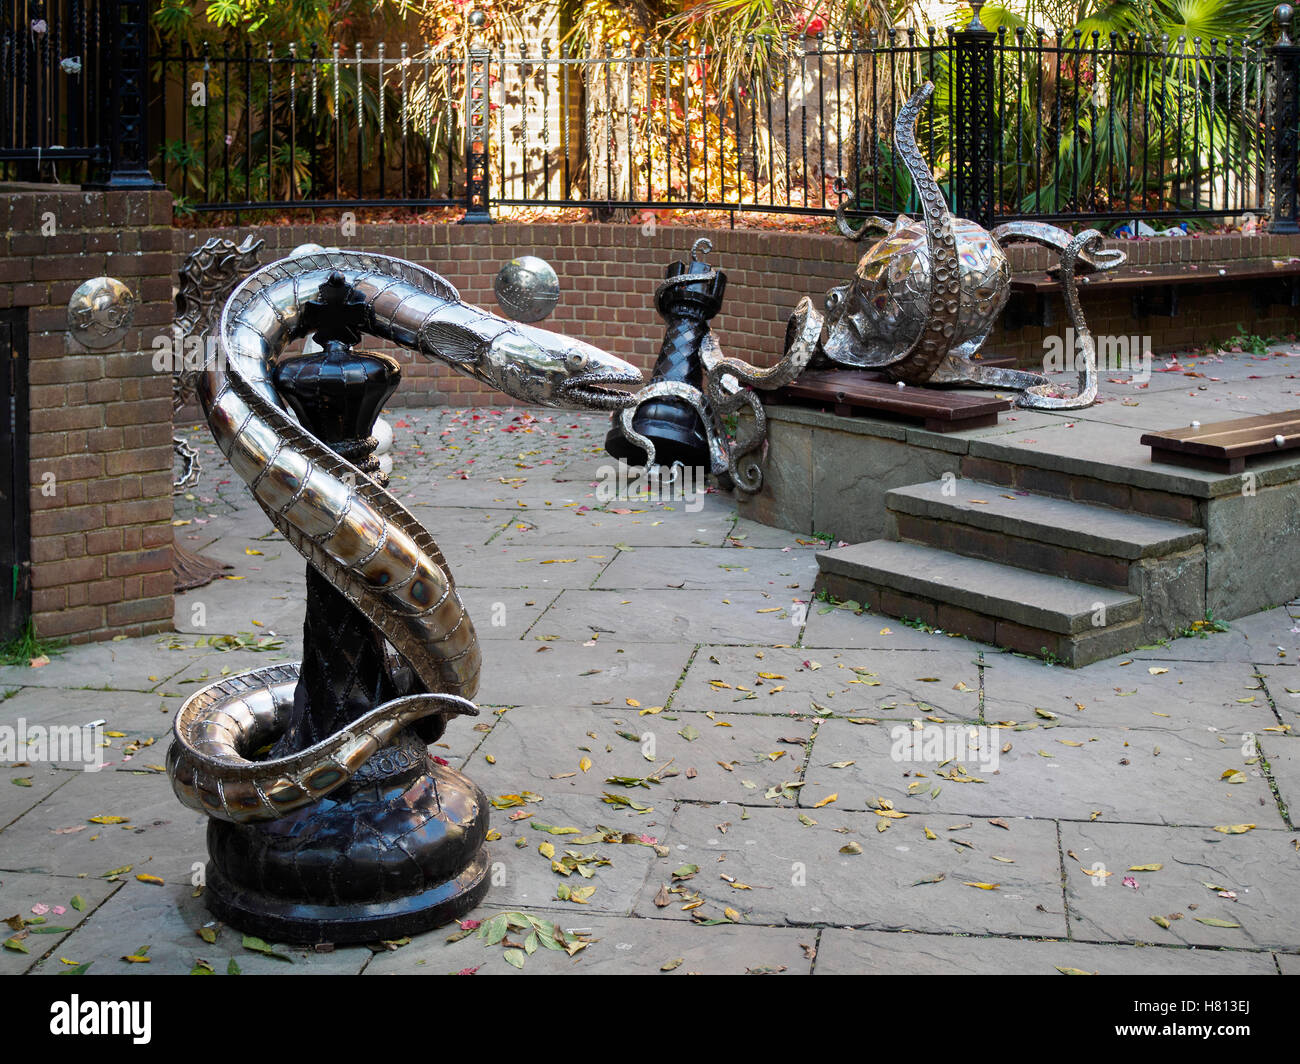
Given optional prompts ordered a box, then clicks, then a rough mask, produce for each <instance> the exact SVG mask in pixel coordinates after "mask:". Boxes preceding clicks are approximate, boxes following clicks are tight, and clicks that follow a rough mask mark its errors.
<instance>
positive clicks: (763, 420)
mask: <svg viewBox="0 0 1300 1064" xmlns="http://www.w3.org/2000/svg"><path fill="white" fill-rule="evenodd" d="M712 249H713V244H712V242H711V241H709V240H708V239H706V238H704V237H701V238H700V239H699V240H697V241H696V242H695V244H694V245H693V246H692V248H691V260H692V261H693V262H700V261H702V260H703V256H705V255H707V254H708V253H709V252H710V251H711V250H712ZM715 276H717V273H716V271H715V270H713V269H712V268H710V269H709V270H707V271H706V272H703V273H682V274H678V275H677V276H675V277H669V278H668V279H667V280H665V281H662V282H661V283H660V285H659V287H658V288H656V289H655V305H656V306H662V299H661V297H662V295H663V293H664V291H665V290H667V289H668V288H670V287H672V286H674V285H693V284H700V283H701V282H707V281H710V280H712V279H713V278H714V277H715ZM804 302H807V300H805V301H804ZM798 313H799V312H798V311H796V315H798ZM820 330H821V318H820V317H818V318H817V320H816V323H815V327H814V325H813V324H812V323H805V322H804V321H803V320H802V319H801V320H800V323H798V324H796V323H795V322H794V321H793V319H792V322H791V325H790V326H789V328H788V329H787V331H786V351H785V355H784V356H783V357H782V359H781V361H780V362H778V363H777V364H776V365H774V366H771V367H770V368H768V369H761V368H759V367H758V366H754V365H751V364H750V363H748V362H745V361H743V360H742V359H739V358H728V357H726V356H724V355H723V354H722V349H721V347H719V346H718V341H717V338H716V337H715V336H714V335H713V333H711V332H710V333H707V334H706V335H705V337H704V340H703V341H702V343H701V345H700V362H701V364H702V366H703V369H704V389H703V390H701V389H699V388H696V387H694V386H693V385H690V384H687V383H685V382H684V381H655V382H653V383H651V384H647V385H646V386H645V387H644V388H642V389H641V390H640V391H639V392H637V393H636V396H635V398H634V400H633V402H632V403H631V404H630V405H628V406H625V407H623V409H622V410H621V411H619V414H618V418H619V421H618V426H619V429H620V430H621V431H622V433H623V435H624V436H626V437H627V438H628V439H629V440H631V441H632V442H633V443H634V444H636V445H637V446H638V447H640V448H642V449H643V450H644V451H645V454H646V460H645V467H646V470H647V471H648V472H652V473H653V472H654V471H657V470H658V468H659V466H658V464H657V461H656V458H655V445H654V442H653V440H651V439H650V438H649V437H647V436H644V435H642V434H641V433H639V432H637V431H636V430H635V429H634V428H633V427H632V418H633V416H634V415H635V413H636V408H637V407H638V406H640V405H641V404H642V403H644V402H645V401H646V400H649V399H655V398H658V397H663V396H671V397H672V398H674V399H680V400H682V401H683V402H686V403H689V404H690V405H691V406H692V407H693V408H694V409H695V412H696V413H697V414H699V416H700V420H701V422H703V424H704V432H705V436H706V437H707V438H708V444H709V471H710V472H711V473H713V474H714V475H715V476H718V475H722V474H726V475H728V476H730V477H731V479H732V481H733V482H734V483H735V484H736V486H737V487H738V488H740V489H741V490H742V491H747V492H751V493H753V492H758V491H760V490H761V489H762V487H763V471H762V469H761V468H760V466H759V464H758V462H757V460H756V459H754V458H749V457H747V456H749V455H751V454H753V452H755V451H757V450H758V449H759V448H760V447H761V446H762V445H763V441H764V440H765V439H766V437H767V416H766V415H765V414H764V412H763V404H762V403H761V402H760V401H759V398H758V396H757V395H756V394H755V393H754V392H753V391H752V390H751V389H754V388H760V389H763V390H770V389H773V388H782V387H784V386H785V385H787V384H789V383H790V382H791V381H792V380H794V379H795V378H796V377H797V376H799V374H800V373H802V372H803V371H804V368H805V367H806V366H807V365H808V361H809V359H811V358H812V355H813V349H814V346H815V344H816V342H817V338H818V334H819V333H820ZM742 406H748V407H749V413H750V415H751V416H752V418H753V425H752V427H751V428H749V429H748V431H742V430H741V428H740V427H739V423H738V428H737V433H736V435H735V436H734V437H733V436H729V435H728V433H727V430H726V426H725V422H724V420H723V419H724V418H726V417H727V416H728V415H730V414H734V413H736V412H737V411H738V410H740V408H741V407H742ZM741 459H745V461H744V462H743V463H742V462H741ZM675 475H676V473H675V471H674V473H673V476H675Z"/></svg>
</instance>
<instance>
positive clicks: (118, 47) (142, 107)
mask: <svg viewBox="0 0 1300 1064" xmlns="http://www.w3.org/2000/svg"><path fill="white" fill-rule="evenodd" d="M102 32H103V35H104V44H103V46H104V48H106V49H107V51H108V63H107V68H108V83H107V85H105V90H106V91H105V99H104V111H103V129H104V139H103V141H102V143H104V144H105V145H106V147H107V148H108V175H107V180H106V181H105V182H104V183H103V184H102V185H101V186H100V187H107V188H161V187H162V186H161V185H160V184H159V183H158V182H157V181H155V180H154V177H153V174H151V173H150V172H149V155H150V151H149V115H148V109H147V98H148V86H149V4H148V0H106V2H105V4H104V22H103V31H102Z"/></svg>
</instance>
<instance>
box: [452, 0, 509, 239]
mask: <svg viewBox="0 0 1300 1064" xmlns="http://www.w3.org/2000/svg"><path fill="white" fill-rule="evenodd" d="M486 21H487V19H486V17H485V16H484V14H483V12H481V11H475V12H472V13H471V14H470V16H469V23H470V25H471V26H472V27H473V28H474V29H475V31H478V30H481V29H482V27H483V25H484V23H485V22H486ZM491 57H492V53H491V51H490V50H489V49H488V48H486V47H484V45H483V42H482V41H481V40H475V41H474V43H473V44H471V45H470V49H469V64H468V70H467V71H466V75H467V76H466V78H465V95H466V104H467V119H468V120H467V122H466V141H465V217H464V218H462V219H461V220H460V224H461V225H491V224H492V214H491V212H490V211H489V210H488V205H489V199H490V186H491V167H490V165H489V161H488V129H489V127H490V126H491V115H492V111H491V107H490V106H489V103H490V95H489V93H490V90H491V78H490V77H489V76H488V74H489V70H488V68H489V64H490V62H491ZM502 73H503V74H504V70H503V71H502Z"/></svg>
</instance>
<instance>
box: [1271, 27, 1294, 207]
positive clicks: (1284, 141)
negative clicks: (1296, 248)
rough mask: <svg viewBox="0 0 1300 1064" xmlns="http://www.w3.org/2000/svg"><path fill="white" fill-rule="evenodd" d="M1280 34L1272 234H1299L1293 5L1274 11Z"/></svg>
mask: <svg viewBox="0 0 1300 1064" xmlns="http://www.w3.org/2000/svg"><path fill="white" fill-rule="evenodd" d="M1274 14H1275V15H1276V16H1277V21H1278V28H1279V29H1280V31H1281V32H1280V34H1279V36H1278V39H1277V43H1276V44H1274V45H1273V47H1272V48H1270V49H1269V54H1270V55H1271V56H1272V58H1273V107H1272V113H1271V114H1270V116H1269V119H1270V121H1269V124H1270V126H1271V127H1272V128H1271V130H1270V133H1271V134H1272V141H1273V159H1272V164H1273V214H1272V218H1271V219H1270V221H1269V224H1268V230H1269V232H1270V233H1300V203H1298V202H1297V189H1296V182H1297V180H1298V179H1300V166H1298V165H1297V148H1298V147H1300V146H1298V144H1297V126H1298V125H1300V46H1297V45H1296V44H1294V43H1293V42H1292V40H1291V34H1290V30H1291V20H1292V18H1293V16H1294V14H1295V11H1294V9H1293V8H1292V7H1291V5H1290V4H1278V6H1277V7H1276V9H1275V10H1274Z"/></svg>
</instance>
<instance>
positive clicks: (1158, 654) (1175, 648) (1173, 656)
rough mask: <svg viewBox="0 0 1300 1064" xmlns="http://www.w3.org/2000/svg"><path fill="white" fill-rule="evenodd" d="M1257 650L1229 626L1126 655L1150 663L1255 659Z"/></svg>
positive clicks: (1152, 645)
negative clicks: (1221, 629)
mask: <svg viewBox="0 0 1300 1064" xmlns="http://www.w3.org/2000/svg"><path fill="white" fill-rule="evenodd" d="M1233 623H1235V622H1233ZM1255 653H1256V650H1255V648H1254V647H1253V646H1252V645H1251V643H1250V641H1249V640H1248V639H1247V638H1246V637H1245V635H1243V634H1242V633H1241V632H1239V631H1237V630H1236V629H1235V628H1230V629H1229V630H1228V631H1226V632H1211V633H1208V634H1207V635H1205V636H1204V637H1203V638H1202V637H1200V636H1188V637H1186V638H1182V639H1169V640H1166V641H1165V642H1163V643H1154V644H1151V645H1149V646H1141V647H1138V648H1137V649H1135V650H1132V651H1130V652H1129V653H1128V654H1126V655H1125V657H1130V658H1133V659H1134V660H1135V661H1146V662H1149V663H1162V662H1168V661H1253V660H1254V657H1255Z"/></svg>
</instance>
